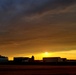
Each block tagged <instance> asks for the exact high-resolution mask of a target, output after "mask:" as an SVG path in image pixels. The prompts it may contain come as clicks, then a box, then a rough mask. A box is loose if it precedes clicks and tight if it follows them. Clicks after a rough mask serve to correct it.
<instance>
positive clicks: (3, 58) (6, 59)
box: [0, 55, 8, 63]
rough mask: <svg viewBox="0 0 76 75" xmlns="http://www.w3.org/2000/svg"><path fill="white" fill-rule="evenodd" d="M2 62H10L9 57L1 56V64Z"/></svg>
mask: <svg viewBox="0 0 76 75" xmlns="http://www.w3.org/2000/svg"><path fill="white" fill-rule="evenodd" d="M1 62H8V57H5V56H1V55H0V63H1Z"/></svg>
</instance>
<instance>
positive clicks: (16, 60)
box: [14, 56, 34, 62]
mask: <svg viewBox="0 0 76 75" xmlns="http://www.w3.org/2000/svg"><path fill="white" fill-rule="evenodd" d="M14 62H34V56H32V57H31V58H29V57H14Z"/></svg>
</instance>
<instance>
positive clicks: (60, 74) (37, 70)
mask: <svg viewBox="0 0 76 75" xmlns="http://www.w3.org/2000/svg"><path fill="white" fill-rule="evenodd" d="M0 75H76V66H50V65H0Z"/></svg>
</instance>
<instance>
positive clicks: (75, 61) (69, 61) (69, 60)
mask: <svg viewBox="0 0 76 75" xmlns="http://www.w3.org/2000/svg"><path fill="white" fill-rule="evenodd" d="M67 62H71V63H72V62H75V63H76V60H67Z"/></svg>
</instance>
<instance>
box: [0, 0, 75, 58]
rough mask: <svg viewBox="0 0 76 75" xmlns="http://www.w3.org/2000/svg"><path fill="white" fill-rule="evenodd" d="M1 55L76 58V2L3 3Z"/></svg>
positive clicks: (30, 0) (0, 7)
mask: <svg viewBox="0 0 76 75" xmlns="http://www.w3.org/2000/svg"><path fill="white" fill-rule="evenodd" d="M45 52H48V55H46V54H45ZM0 55H4V56H8V57H9V58H10V59H11V58H12V57H15V56H17V57H18V56H32V55H34V56H35V57H36V59H41V58H42V57H47V56H51V57H53V56H60V57H66V58H68V59H76V0H0Z"/></svg>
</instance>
